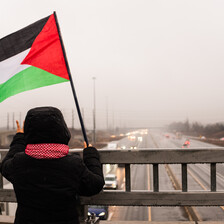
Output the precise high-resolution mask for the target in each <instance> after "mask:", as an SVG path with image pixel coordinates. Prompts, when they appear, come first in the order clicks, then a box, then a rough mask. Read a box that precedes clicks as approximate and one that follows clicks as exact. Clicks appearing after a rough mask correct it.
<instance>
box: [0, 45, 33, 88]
mask: <svg viewBox="0 0 224 224" xmlns="http://www.w3.org/2000/svg"><path fill="white" fill-rule="evenodd" d="M29 51H30V48H29V49H27V50H25V51H23V52H21V53H19V54H17V55H14V56H12V57H11V58H8V59H6V60H4V61H1V62H0V84H2V83H4V82H6V81H7V80H8V79H10V78H11V77H13V76H14V75H15V74H17V73H18V72H21V71H22V70H24V69H26V68H28V67H30V65H21V64H20V63H21V62H22V61H23V59H24V58H25V57H26V55H27V54H28V53H29Z"/></svg>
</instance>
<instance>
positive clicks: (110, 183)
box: [104, 174, 118, 190]
mask: <svg viewBox="0 0 224 224" xmlns="http://www.w3.org/2000/svg"><path fill="white" fill-rule="evenodd" d="M104 180H105V185H104V189H114V190H116V189H117V188H118V183H117V176H116V175H115V174H107V175H106V176H105V178H104Z"/></svg>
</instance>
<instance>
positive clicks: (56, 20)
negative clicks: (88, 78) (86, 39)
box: [54, 12, 89, 146]
mask: <svg viewBox="0 0 224 224" xmlns="http://www.w3.org/2000/svg"><path fill="white" fill-rule="evenodd" d="M54 18H55V22H56V26H57V30H58V35H59V38H60V42H61V47H62V51H63V55H64V59H65V64H66V68H67V71H68V75H69V80H70V84H71V88H72V93H73V96H74V100H75V104H76V109H77V112H78V116H79V121H80V124H81V128H82V133H83V137H84V140H85V142H86V145H87V146H88V145H89V143H88V139H87V135H86V130H85V127H84V123H83V119H82V115H81V111H80V108H79V102H78V98H77V96H76V92H75V87H74V84H73V81H72V76H71V72H70V68H69V64H68V60H67V56H66V52H65V47H64V43H63V40H62V36H61V32H60V27H59V24H58V19H57V15H56V12H54Z"/></svg>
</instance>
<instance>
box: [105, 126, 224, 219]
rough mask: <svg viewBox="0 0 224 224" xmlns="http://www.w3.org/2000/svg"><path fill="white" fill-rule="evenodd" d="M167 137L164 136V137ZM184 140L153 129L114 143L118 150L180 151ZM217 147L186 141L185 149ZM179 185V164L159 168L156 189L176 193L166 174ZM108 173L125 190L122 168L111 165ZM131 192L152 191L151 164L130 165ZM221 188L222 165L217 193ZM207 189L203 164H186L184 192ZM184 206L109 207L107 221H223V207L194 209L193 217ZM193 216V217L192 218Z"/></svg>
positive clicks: (207, 171) (207, 173) (223, 182)
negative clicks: (112, 174)
mask: <svg viewBox="0 0 224 224" xmlns="http://www.w3.org/2000/svg"><path fill="white" fill-rule="evenodd" d="M165 134H168V136H165ZM185 140H186V138H185V137H182V138H181V139H177V138H176V137H175V135H173V134H170V133H164V132H160V131H158V130H157V131H155V130H148V131H147V133H146V132H135V133H131V134H130V135H129V136H128V137H125V138H123V139H122V140H120V141H118V142H117V147H118V148H119V149H120V148H121V149H132V150H138V149H144V148H154V149H157V148H181V147H182V145H183V143H184V141H185ZM191 147H192V148H202V147H203V148H204V147H217V146H214V145H211V144H207V143H203V142H200V141H196V140H192V139H191V140H190V146H189V148H191ZM169 170H171V172H172V173H173V175H174V178H176V180H177V181H178V182H179V183H180V185H181V165H179V164H177V165H169V166H168V165H159V190H160V191H163V190H178V189H175V188H174V185H173V184H172V181H171V178H172V177H171V176H170V175H168V171H169ZM110 172H111V173H115V174H116V175H117V178H118V186H119V187H118V189H119V190H124V189H125V173H124V168H122V167H118V166H116V165H115V166H113V167H112V169H111V171H110ZM131 189H132V190H152V165H131ZM223 189H224V169H223V164H220V165H217V190H223ZM191 190H192V191H193V190H194V191H195V190H200V191H201V190H205V191H209V190H210V167H209V165H207V164H195V165H193V164H191V165H188V191H191ZM189 211H190V210H188V208H186V207H138V206H135V207H125V206H111V207H110V208H109V217H108V220H113V221H116V220H126V221H127V220H141V221H189V220H192V219H193V220H194V219H195V218H194V217H193V216H195V217H196V219H197V220H198V221H223V220H224V207H194V208H192V211H193V215H192V214H191V212H189ZM192 217H193V218H192Z"/></svg>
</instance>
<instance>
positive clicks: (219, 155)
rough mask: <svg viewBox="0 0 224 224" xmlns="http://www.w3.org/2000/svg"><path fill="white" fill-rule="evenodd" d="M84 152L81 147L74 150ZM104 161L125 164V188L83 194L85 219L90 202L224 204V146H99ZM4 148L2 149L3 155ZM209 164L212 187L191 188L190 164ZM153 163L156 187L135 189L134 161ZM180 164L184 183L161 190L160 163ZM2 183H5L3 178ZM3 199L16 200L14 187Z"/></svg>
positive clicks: (0, 198) (2, 194)
mask: <svg viewBox="0 0 224 224" xmlns="http://www.w3.org/2000/svg"><path fill="white" fill-rule="evenodd" d="M73 151H78V152H81V151H80V150H73ZM99 153H100V158H101V162H102V163H103V164H124V166H125V190H116V191H115V190H105V191H102V192H100V193H99V194H98V195H95V196H92V197H80V205H81V206H82V209H81V211H82V214H83V220H84V215H86V214H87V211H86V209H87V208H86V206H87V205H117V206H223V204H224V202H223V198H224V190H222V191H217V190H216V164H217V163H224V148H199V149H198V148H195V149H193V148H191V149H170V148H166V149H141V150H99ZM4 154H5V152H1V155H2V156H1V158H3V157H4ZM198 163H207V164H210V189H209V190H208V191H205V190H201V191H198V190H191V191H188V175H187V170H188V164H198ZM132 164H152V167H153V189H152V190H150V191H148V190H132V186H131V165H132ZM160 164H181V182H182V184H181V186H180V187H179V188H177V190H173V191H170V190H167V191H164V190H163V191H160V189H159V179H160V177H159V165H160ZM0 185H1V187H2V186H3V184H2V182H1V184H0ZM0 201H1V202H16V198H15V194H14V191H13V190H6V189H0Z"/></svg>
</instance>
